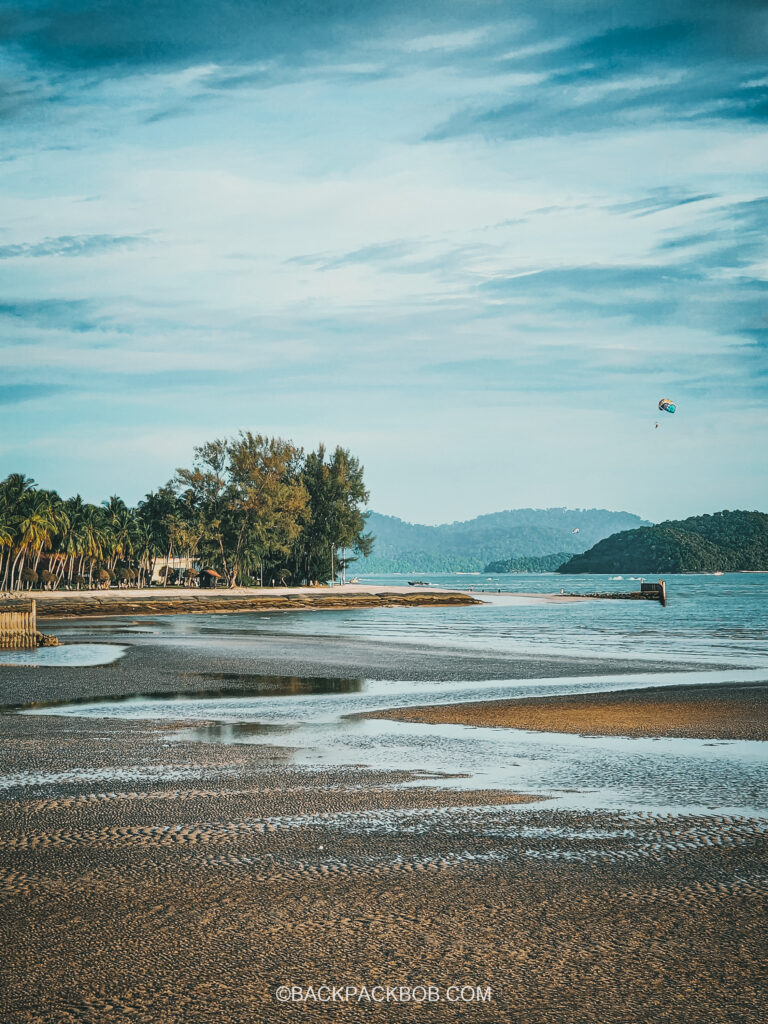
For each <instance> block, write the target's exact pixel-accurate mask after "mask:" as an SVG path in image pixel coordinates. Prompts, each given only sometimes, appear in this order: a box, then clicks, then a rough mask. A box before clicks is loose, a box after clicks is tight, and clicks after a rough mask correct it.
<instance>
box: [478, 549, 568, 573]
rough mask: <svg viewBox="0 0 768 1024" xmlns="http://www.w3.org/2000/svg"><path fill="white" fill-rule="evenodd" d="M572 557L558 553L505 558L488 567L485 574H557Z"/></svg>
mask: <svg viewBox="0 0 768 1024" xmlns="http://www.w3.org/2000/svg"><path fill="white" fill-rule="evenodd" d="M569 558H570V555H569V554H568V553H567V552H565V551H558V552H557V554H554V555H539V556H537V555H533V556H530V557H527V558H526V557H518V558H505V559H503V560H502V561H500V562H490V563H489V564H488V565H486V567H485V569H484V570H483V571H484V572H491V573H496V572H556V571H557V569H559V568H560V566H561V565H562V564H563V562H567V561H568V559H569Z"/></svg>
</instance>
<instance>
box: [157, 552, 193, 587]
mask: <svg viewBox="0 0 768 1024" xmlns="http://www.w3.org/2000/svg"><path fill="white" fill-rule="evenodd" d="M191 568H192V559H191V558H189V557H187V556H184V557H178V558H177V557H174V558H156V559H155V560H154V562H153V563H152V577H151V582H152V583H162V582H163V580H164V579H165V576H166V574H167V575H168V576H170V574H171V573H172V572H174V571H175V572H176V573H177V574H178V575H183V574H184V572H185V570H187V569H191Z"/></svg>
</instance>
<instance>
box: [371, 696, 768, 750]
mask: <svg viewBox="0 0 768 1024" xmlns="http://www.w3.org/2000/svg"><path fill="white" fill-rule="evenodd" d="M366 717H367V718H388V719H396V720H397V721H401V722H428V723H433V724H442V725H447V724H452V725H473V726H481V727H488V726H490V727H502V728H508V729H530V730H533V731H535V732H565V733H582V734H584V733H586V734H589V735H593V736H681V737H685V736H688V737H694V738H700V739H722V740H768V682H759V683H747V684H723V685H718V686H711V685H710V686H706V687H701V686H669V687H653V688H649V689H643V690H640V691H638V690H623V691H614V692H611V693H590V694H581V695H579V696H573V697H571V696H556V697H532V698H525V699H522V700H520V699H514V700H496V701H478V702H473V703H462V704H438V705H432V706H430V707H416V708H398V709H396V710H394V711H381V712H378V711H377V712H372V713H369V714H367V715H366Z"/></svg>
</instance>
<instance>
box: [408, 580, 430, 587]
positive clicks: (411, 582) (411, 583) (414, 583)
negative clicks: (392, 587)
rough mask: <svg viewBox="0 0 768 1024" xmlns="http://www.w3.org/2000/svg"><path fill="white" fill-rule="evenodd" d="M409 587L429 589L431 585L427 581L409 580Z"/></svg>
mask: <svg viewBox="0 0 768 1024" xmlns="http://www.w3.org/2000/svg"><path fill="white" fill-rule="evenodd" d="M408 586H409V587H428V586H429V584H428V583H427V581H426V580H408Z"/></svg>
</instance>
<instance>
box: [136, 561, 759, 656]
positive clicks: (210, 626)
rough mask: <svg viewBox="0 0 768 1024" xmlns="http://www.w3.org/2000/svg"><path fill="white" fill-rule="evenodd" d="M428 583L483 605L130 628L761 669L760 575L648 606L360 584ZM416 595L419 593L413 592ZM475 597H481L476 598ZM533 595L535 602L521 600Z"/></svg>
mask: <svg viewBox="0 0 768 1024" xmlns="http://www.w3.org/2000/svg"><path fill="white" fill-rule="evenodd" d="M408 579H424V580H428V581H429V582H430V583H433V584H435V585H437V586H440V587H448V588H451V589H455V590H469V588H470V587H472V588H474V592H475V594H476V596H477V597H478V598H479V599H480V600H482V601H483V602H485V603H484V604H483V605H482V606H479V607H478V606H469V607H444V608H432V609H428V610H426V609H424V608H372V609H348V610H337V611H334V610H328V611H323V612H318V611H306V612H299V611H296V612H274V613H263V612H262V613H258V614H253V615H250V614H238V615H233V616H221V615H194V616H186V615H178V616H158V617H155V618H154V619H153V621H152V623H151V624H150V623H145V622H141V621H140V620H139V621H137V623H136V625H135V626H134V627H129V629H130V628H133V629H134V630H135V631H136V632H137V633H143V634H146V633H150V634H155V635H156V636H158V637H164V638H166V639H167V640H171V641H173V640H174V639H175V640H184V639H186V640H187V641H190V640H192V639H193V638H198V639H199V638H201V637H208V638H210V639H213V638H215V637H216V636H217V635H219V636H222V637H223V636H225V635H226V636H227V637H231V638H238V637H239V638H241V639H242V640H243V641H247V640H248V638H249V637H253V636H257V635H258V634H259V633H262V632H266V633H281V634H282V633H288V634H302V635H309V636H347V637H356V638H360V639H372V640H378V641H391V642H395V643H411V644H418V645H430V646H433V645H437V646H446V647H456V648H462V649H465V650H473V649H474V650H476V649H482V650H484V651H499V652H502V653H506V654H515V653H521V654H525V653H532V654H539V655H542V654H559V655H573V656H577V657H579V656H580V657H586V656H588V657H592V658H594V657H596V658H601V657H604V658H606V659H608V658H611V657H616V656H618V657H623V658H628V657H631V658H638V659H645V660H659V659H661V660H665V661H666V660H670V661H679V662H682V661H692V660H693V661H697V662H702V663H706V664H713V665H714V664H727V665H734V666H736V665H739V666H743V667H745V668H761V667H766V668H768V574H748V573H730V574H726V575H723V576H704V575H701V576H699V575H680V576H675V575H670V576H667V577H666V580H667V595H668V604H667V606H666V608H662V607H661V605H660V604H659V603H658V602H656V601H576V602H570V603H565V602H550V601H546V600H545V599H544V595H546V594H553V593H554V594H559V592H560V590H561V588H562V589H564V590H565V592H566V593H588V592H590V591H592V592H604V591H611V590H616V591H631V590H637V589H638V587H639V578H638V577H635V576H627V577H623V578H622V577H617V576H558V575H555V574H552V573H546V574H545V573H538V574H533V573H531V574H520V575H517V574H516V575H501V576H487V575H486V574H478V575H474V574H466V575H461V574H459V575H450V576H449V575H439V574H433V575H425V576H421V577H419V576H411V577H403V576H373V577H364V578H363V579H361V583H365V584H370V583H373V584H381V585H391V584H399V585H402V584H404V583H406V582H407V580H408ZM419 589H421V588H419ZM480 591H483V592H480ZM523 594H540V595H542V596H541V597H540V598H536V597H533V598H529V597H523V596H520V595H523Z"/></svg>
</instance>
